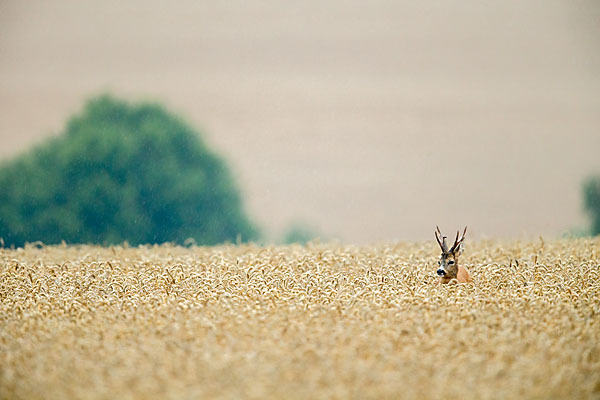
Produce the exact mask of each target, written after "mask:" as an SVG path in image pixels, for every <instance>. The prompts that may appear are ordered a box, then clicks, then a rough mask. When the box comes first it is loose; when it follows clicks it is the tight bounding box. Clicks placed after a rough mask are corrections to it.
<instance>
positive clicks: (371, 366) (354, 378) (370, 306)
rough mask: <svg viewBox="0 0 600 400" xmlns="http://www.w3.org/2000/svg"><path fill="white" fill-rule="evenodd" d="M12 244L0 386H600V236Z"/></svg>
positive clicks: (344, 392) (508, 390)
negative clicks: (466, 273) (451, 259)
mask: <svg viewBox="0 0 600 400" xmlns="http://www.w3.org/2000/svg"><path fill="white" fill-rule="evenodd" d="M438 252H439V248H437V244H436V243H435V242H434V241H433V240H432V241H430V242H427V243H399V244H387V245H386V244H382V245H373V246H362V247H356V246H346V245H340V244H321V243H310V244H308V245H307V246H305V247H303V246H299V245H291V246H279V247H258V246H254V245H240V246H234V245H227V246H219V247H189V248H187V247H177V246H172V245H162V246H142V247H138V248H130V247H127V246H114V247H93V246H64V245H63V246H43V245H41V244H34V245H28V246H26V247H25V248H24V249H16V250H9V249H1V250H0V302H1V303H0V307H1V309H0V321H1V322H0V397H1V398H7V399H8V398H10V399H42V398H44V399H66V398H84V399H86V398H89V399H114V398H119V399H145V398H160V399H196V398H211V399H238V398H253V399H264V398H281V399H288V398H305V399H307V398H310V399H319V398H340V399H346V398H358V399H369V398H407V399H428V398H448V399H454V398H477V399H494V398H504V399H506V398H545V399H546V398H600V321H599V316H600V296H599V294H598V291H599V289H600V239H598V238H596V239H561V240H556V241H544V240H543V239H541V238H540V239H539V240H536V241H531V242H525V241H515V242H500V241H494V240H487V241H474V242H468V241H467V247H466V251H465V253H464V255H463V256H462V258H461V262H462V264H463V265H466V266H467V267H468V268H469V269H470V271H471V274H472V276H473V278H474V284H461V285H444V286H437V285H435V282H436V277H435V269H436V267H437V263H436V261H437V256H438Z"/></svg>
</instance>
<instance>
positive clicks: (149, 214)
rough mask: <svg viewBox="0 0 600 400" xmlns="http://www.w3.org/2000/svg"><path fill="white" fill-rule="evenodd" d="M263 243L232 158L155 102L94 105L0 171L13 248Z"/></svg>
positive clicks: (1, 215)
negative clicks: (236, 178)
mask: <svg viewBox="0 0 600 400" xmlns="http://www.w3.org/2000/svg"><path fill="white" fill-rule="evenodd" d="M257 236H258V233H257V229H256V228H255V226H254V225H253V223H252V222H251V221H250V220H249V218H248V216H247V215H246V214H245V213H244V211H243V208H242V202H241V198H240V194H239V191H238V190H237V189H236V187H235V185H234V182H233V180H232V176H231V174H230V172H229V170H228V168H227V166H226V165H225V163H224V161H223V160H222V159H221V158H220V157H219V156H217V154H215V153H214V152H212V151H211V150H209V149H208V148H207V147H206V145H205V144H204V143H203V141H202V140H201V138H200V136H199V135H198V133H197V132H195V131H194V130H192V129H191V128H190V127H189V126H188V125H187V124H185V123H184V122H182V121H181V120H180V119H179V118H177V117H174V116H172V115H170V114H169V113H167V111H165V110H164V109H163V108H162V107H161V106H159V105H156V104H128V103H126V102H124V101H120V100H117V99H115V98H113V97H110V96H107V95H105V96H101V97H98V98H95V99H92V100H91V101H89V102H88V103H87V105H86V106H85V108H84V110H83V113H82V114H81V115H78V116H76V117H74V118H72V119H71V120H70V121H69V122H68V124H67V127H66V130H65V132H64V133H63V134H62V135H60V136H58V137H56V138H54V139H51V140H49V141H48V142H46V143H44V144H42V145H41V146H38V147H36V148H34V149H33V150H32V151H31V152H29V153H27V154H24V155H22V156H20V157H18V158H16V159H15V160H13V161H10V162H8V163H4V164H3V165H2V166H0V237H3V238H4V241H5V243H6V244H7V245H15V246H22V245H23V244H24V243H25V242H32V241H38V240H40V241H42V242H44V243H47V244H51V243H59V242H61V241H62V240H64V241H66V242H67V243H100V244H114V243H120V242H123V241H128V242H129V243H130V244H140V243H162V242H170V241H173V242H177V243H183V241H185V240H186V239H188V238H193V239H194V240H195V242H196V243H198V244H206V245H210V244H216V243H221V242H224V241H235V240H236V239H237V238H239V237H241V238H242V240H254V239H256V238H257Z"/></svg>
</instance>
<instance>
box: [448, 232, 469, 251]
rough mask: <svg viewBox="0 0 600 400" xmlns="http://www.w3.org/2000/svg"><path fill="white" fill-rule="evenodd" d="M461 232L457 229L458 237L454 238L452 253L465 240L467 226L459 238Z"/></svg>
mask: <svg viewBox="0 0 600 400" xmlns="http://www.w3.org/2000/svg"><path fill="white" fill-rule="evenodd" d="M459 234H460V231H456V239H454V244H453V245H452V248H451V249H450V253H454V251H455V250H457V249H458V248H459V247H460V245H461V244H462V242H463V240H465V235H466V234H467V227H466V226H465V230H464V231H463V234H462V236H461V237H460V239H459Z"/></svg>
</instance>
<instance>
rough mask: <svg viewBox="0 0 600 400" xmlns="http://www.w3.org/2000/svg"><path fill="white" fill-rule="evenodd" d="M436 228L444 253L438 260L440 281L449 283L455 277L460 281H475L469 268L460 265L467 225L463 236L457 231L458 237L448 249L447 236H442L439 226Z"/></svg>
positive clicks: (436, 234)
mask: <svg viewBox="0 0 600 400" xmlns="http://www.w3.org/2000/svg"><path fill="white" fill-rule="evenodd" d="M436 228H437V230H436V232H435V239H436V240H437V242H438V244H439V245H440V248H441V249H442V255H441V256H440V260H439V261H438V265H439V268H438V270H437V274H438V275H439V276H440V281H439V283H444V284H445V283H449V282H450V281H451V280H453V279H456V280H457V281H458V282H459V283H467V282H473V279H471V275H469V270H467V269H466V268H465V267H461V266H460V265H458V257H459V256H460V255H461V253H462V243H463V240H465V235H466V233H467V227H466V226H465V230H464V231H463V234H462V236H459V235H460V232H459V231H457V232H456V239H454V244H453V245H452V247H451V248H450V249H448V244H447V243H446V236H442V233H441V232H440V228H439V227H437V226H436Z"/></svg>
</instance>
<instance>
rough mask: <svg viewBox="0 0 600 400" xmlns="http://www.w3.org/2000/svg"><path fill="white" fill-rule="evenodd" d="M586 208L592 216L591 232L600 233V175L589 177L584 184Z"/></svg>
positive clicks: (593, 233)
mask: <svg viewBox="0 0 600 400" xmlns="http://www.w3.org/2000/svg"><path fill="white" fill-rule="evenodd" d="M583 198H584V203H585V209H586V210H587V212H588V213H589V214H590V215H591V217H592V226H591V229H590V231H591V233H592V235H598V234H600V177H593V178H589V179H588V180H586V181H585V183H584V184H583Z"/></svg>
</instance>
